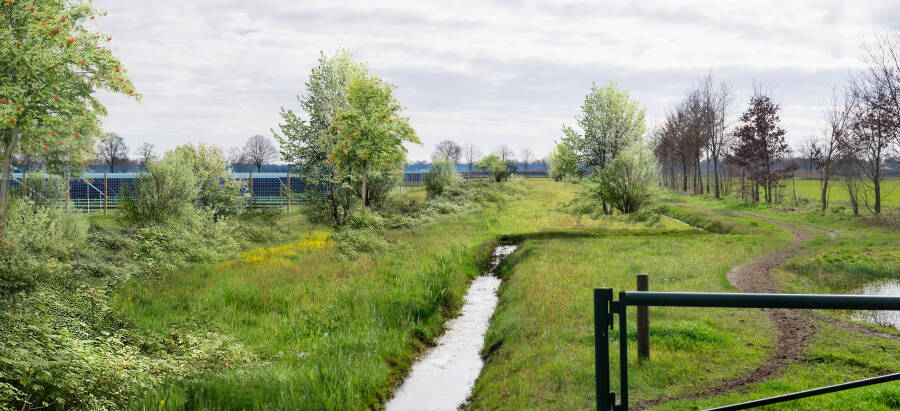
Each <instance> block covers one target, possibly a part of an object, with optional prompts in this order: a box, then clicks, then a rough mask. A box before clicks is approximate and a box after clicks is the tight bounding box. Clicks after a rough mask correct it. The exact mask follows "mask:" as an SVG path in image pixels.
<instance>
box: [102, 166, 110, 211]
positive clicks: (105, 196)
mask: <svg viewBox="0 0 900 411" xmlns="http://www.w3.org/2000/svg"><path fill="white" fill-rule="evenodd" d="M108 182H109V179H108V176H107V174H106V173H103V216H104V217H106V210H107V209H108V208H109V184H108Z"/></svg>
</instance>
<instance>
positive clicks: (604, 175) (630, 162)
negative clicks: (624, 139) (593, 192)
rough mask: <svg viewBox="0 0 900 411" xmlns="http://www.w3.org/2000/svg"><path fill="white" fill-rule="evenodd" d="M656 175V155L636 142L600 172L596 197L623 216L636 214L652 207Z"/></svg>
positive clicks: (597, 179)
mask: <svg viewBox="0 0 900 411" xmlns="http://www.w3.org/2000/svg"><path fill="white" fill-rule="evenodd" d="M657 175H658V170H657V165H656V159H655V158H654V156H653V153H652V152H651V151H650V149H649V148H648V147H647V146H646V145H645V144H643V143H642V142H636V143H634V144H631V145H629V146H628V147H626V148H625V149H624V150H622V151H621V152H620V153H619V155H617V156H616V157H615V158H614V159H613V160H612V162H611V163H610V164H608V165H607V166H606V167H604V168H603V169H601V170H599V172H598V173H597V178H596V182H597V184H598V186H597V188H598V192H597V194H598V196H599V197H600V198H601V200H603V201H605V202H606V203H607V204H610V205H611V206H613V207H615V209H616V210H619V212H620V213H622V214H629V213H634V212H637V211H639V210H640V209H641V208H643V207H645V206H646V205H647V204H649V203H650V200H651V199H652V194H653V187H654V186H655V184H656V177H657Z"/></svg>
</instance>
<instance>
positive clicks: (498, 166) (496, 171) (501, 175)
mask: <svg viewBox="0 0 900 411" xmlns="http://www.w3.org/2000/svg"><path fill="white" fill-rule="evenodd" d="M476 166H477V167H478V168H480V169H482V170H484V171H487V173H488V174H490V175H491V177H493V179H494V181H496V182H498V183H499V182H501V181H503V180H506V179H508V178H509V175H510V164H509V163H508V162H505V161H503V160H500V157H497V156H496V155H494V154H491V155H488V156H485V157H483V158H482V159H481V160H479V161H478V163H477V164H476Z"/></svg>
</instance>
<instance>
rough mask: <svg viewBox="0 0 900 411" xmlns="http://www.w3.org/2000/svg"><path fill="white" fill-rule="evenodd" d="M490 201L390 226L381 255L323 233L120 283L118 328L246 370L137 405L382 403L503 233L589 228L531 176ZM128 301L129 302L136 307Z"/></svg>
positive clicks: (183, 385)
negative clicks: (121, 324) (348, 247)
mask: <svg viewBox="0 0 900 411" xmlns="http://www.w3.org/2000/svg"><path fill="white" fill-rule="evenodd" d="M524 184H527V192H526V193H525V194H524V195H522V196H521V197H520V198H517V199H514V200H511V201H509V202H506V203H504V204H502V205H499V206H493V207H489V208H484V209H478V210H474V211H469V212H466V213H463V214H459V215H452V216H447V217H444V218H440V219H438V220H437V221H436V222H434V223H431V224H428V225H425V226H420V227H416V228H412V229H398V230H388V231H387V232H386V233H385V234H384V235H385V237H386V243H388V244H390V246H389V248H388V249H385V250H381V251H380V252H378V253H361V254H359V255H357V256H356V257H355V258H353V259H347V258H342V257H341V256H339V254H338V253H337V252H336V251H335V248H334V246H333V244H332V243H331V241H330V240H329V238H328V236H327V235H326V234H324V233H322V234H311V233H297V235H298V241H296V242H294V243H290V244H287V245H283V246H279V247H269V248H266V249H257V250H251V251H249V252H246V253H244V254H243V255H242V257H241V258H240V259H236V260H233V261H229V262H227V263H224V264H219V265H216V266H213V267H206V268H197V269H193V270H188V271H176V272H171V273H169V274H166V275H164V276H162V277H160V278H159V279H158V280H155V281H137V282H133V283H131V284H129V285H128V286H127V287H125V288H123V289H122V290H121V292H120V293H119V294H118V295H117V299H119V301H128V304H127V305H126V306H123V307H122V309H121V310H120V312H121V316H122V320H123V321H125V322H126V323H129V324H132V325H133V326H134V327H136V328H139V329H142V330H146V331H148V332H151V333H154V334H157V335H160V336H171V338H173V339H177V338H178V336H179V335H180V333H182V332H186V331H187V330H192V331H196V330H209V331H210V332H215V333H220V334H222V335H226V336H229V337H230V338H233V339H234V340H235V341H236V342H237V343H239V344H240V345H241V346H242V347H244V348H246V350H247V351H248V352H249V353H250V354H251V355H252V357H253V358H252V360H251V361H249V362H248V363H246V364H243V365H239V366H236V367H234V368H231V369H227V370H224V371H222V370H217V371H216V372H211V373H208V374H205V375H202V376H200V377H198V378H185V379H181V380H178V381H172V382H171V383H170V384H167V385H165V386H163V387H161V388H158V389H156V390H154V391H152V392H150V393H148V395H146V396H145V398H143V399H142V400H141V401H140V402H138V403H136V404H134V407H135V408H145V409H148V408H156V407H158V406H159V405H161V404H164V406H165V407H166V408H171V409H181V408H183V407H201V408H237V409H255V408H276V409H299V408H302V409H356V408H366V407H377V406H378V404H379V403H380V402H381V401H383V400H384V399H385V397H386V396H387V395H389V393H390V391H391V388H392V386H393V385H394V384H395V383H396V382H397V381H398V380H399V379H400V378H401V376H402V374H403V373H404V371H405V370H406V369H407V368H408V366H409V365H410V363H411V361H412V360H413V359H414V358H415V357H416V355H417V354H418V353H419V352H421V351H422V349H423V348H424V347H425V346H427V345H428V344H429V343H430V342H432V341H433V340H434V339H435V338H436V337H437V336H438V335H439V334H440V332H441V325H442V324H443V322H444V320H446V319H447V318H448V317H449V316H451V315H453V313H454V311H455V310H456V309H458V307H459V306H460V304H461V296H462V294H463V292H464V291H465V287H466V285H467V283H468V282H469V280H470V279H471V278H473V277H474V276H476V275H477V274H479V273H480V272H481V271H483V269H484V268H485V263H486V261H487V259H488V257H489V254H490V250H491V248H492V246H493V245H495V244H496V243H497V241H498V240H499V239H500V237H501V236H503V235H506V234H509V233H520V234H525V235H527V234H530V233H535V232H542V231H555V230H559V229H577V228H582V229H586V228H597V227H601V226H602V225H603V224H602V223H598V222H592V221H581V220H579V219H578V218H575V217H573V216H570V215H566V214H563V213H560V212H556V211H554V210H553V208H552V207H548V206H547V205H548V204H554V203H556V202H559V201H562V200H567V199H568V198H570V197H571V195H572V194H573V192H574V189H575V188H574V187H573V186H566V185H558V184H555V183H553V182H551V181H547V180H529V181H527V182H526V183H524ZM132 304H133V305H132Z"/></svg>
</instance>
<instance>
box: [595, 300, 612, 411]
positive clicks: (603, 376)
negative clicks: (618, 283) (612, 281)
mask: <svg viewBox="0 0 900 411" xmlns="http://www.w3.org/2000/svg"><path fill="white" fill-rule="evenodd" d="M610 302H612V289H611V288H595V289H594V378H595V384H594V388H595V390H596V394H597V409H598V410H602V411H608V410H611V409H612V406H613V403H614V402H615V397H614V396H613V395H611V394H610V392H609V328H610V326H611V325H612V323H610V318H611V317H612V315H611V314H610V311H609V303H610Z"/></svg>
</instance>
